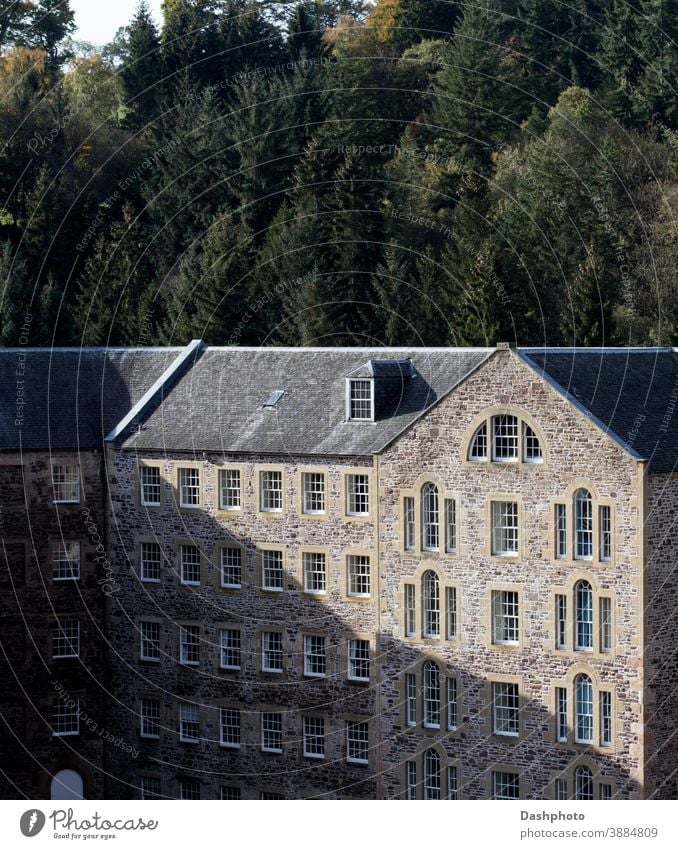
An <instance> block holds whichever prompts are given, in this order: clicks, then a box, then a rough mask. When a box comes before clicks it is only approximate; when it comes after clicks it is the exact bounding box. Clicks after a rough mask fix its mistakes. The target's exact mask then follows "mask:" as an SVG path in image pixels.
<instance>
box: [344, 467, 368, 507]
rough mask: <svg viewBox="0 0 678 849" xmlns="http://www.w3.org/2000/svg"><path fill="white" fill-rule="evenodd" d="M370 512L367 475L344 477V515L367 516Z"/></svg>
mask: <svg viewBox="0 0 678 849" xmlns="http://www.w3.org/2000/svg"><path fill="white" fill-rule="evenodd" d="M369 512H370V490H369V477H368V475H346V513H347V514H348V515H349V516H367V515H369Z"/></svg>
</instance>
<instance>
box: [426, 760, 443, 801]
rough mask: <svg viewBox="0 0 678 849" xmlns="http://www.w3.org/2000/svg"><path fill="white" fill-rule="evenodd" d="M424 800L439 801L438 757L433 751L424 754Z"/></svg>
mask: <svg viewBox="0 0 678 849" xmlns="http://www.w3.org/2000/svg"><path fill="white" fill-rule="evenodd" d="M424 799H440V755H439V754H438V752H436V750H435V749H427V750H426V752H425V753H424Z"/></svg>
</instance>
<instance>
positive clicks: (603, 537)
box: [599, 505, 612, 560]
mask: <svg viewBox="0 0 678 849" xmlns="http://www.w3.org/2000/svg"><path fill="white" fill-rule="evenodd" d="M599 522H600V559H601V560H611V559H612V513H611V510H610V507H609V506H607V505H603V506H602V507H601V508H600V514H599Z"/></svg>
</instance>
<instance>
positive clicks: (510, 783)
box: [492, 770, 520, 799]
mask: <svg viewBox="0 0 678 849" xmlns="http://www.w3.org/2000/svg"><path fill="white" fill-rule="evenodd" d="M507 779H508V780H507ZM509 789H510V791H511V792H510V793H507V790H509ZM514 790H515V793H514ZM492 798H493V799H520V775H519V774H518V773H517V772H509V771H508V770H496V771H495V770H493V772H492Z"/></svg>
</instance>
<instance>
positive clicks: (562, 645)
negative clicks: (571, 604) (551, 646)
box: [556, 593, 567, 649]
mask: <svg viewBox="0 0 678 849" xmlns="http://www.w3.org/2000/svg"><path fill="white" fill-rule="evenodd" d="M556 648H557V649H566V648H567V596H565V595H562V594H560V593H559V594H558V595H556Z"/></svg>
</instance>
